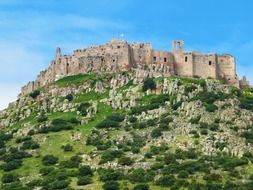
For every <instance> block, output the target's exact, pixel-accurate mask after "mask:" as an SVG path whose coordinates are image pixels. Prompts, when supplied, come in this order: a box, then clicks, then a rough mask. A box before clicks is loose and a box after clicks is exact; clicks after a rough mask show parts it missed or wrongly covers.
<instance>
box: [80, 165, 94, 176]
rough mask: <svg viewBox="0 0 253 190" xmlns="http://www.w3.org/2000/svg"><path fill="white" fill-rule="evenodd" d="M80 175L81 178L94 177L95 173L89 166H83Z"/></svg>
mask: <svg viewBox="0 0 253 190" xmlns="http://www.w3.org/2000/svg"><path fill="white" fill-rule="evenodd" d="M79 175H81V176H92V175H93V172H92V170H91V168H90V166H88V165H83V166H81V167H80V168H79Z"/></svg>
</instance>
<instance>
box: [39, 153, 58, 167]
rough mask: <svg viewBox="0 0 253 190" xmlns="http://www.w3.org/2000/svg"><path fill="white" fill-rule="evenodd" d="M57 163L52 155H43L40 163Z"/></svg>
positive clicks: (56, 159)
mask: <svg viewBox="0 0 253 190" xmlns="http://www.w3.org/2000/svg"><path fill="white" fill-rule="evenodd" d="M57 162H58V158H57V157H55V156H53V155H45V156H44V157H43V158H42V163H43V164H44V165H54V164H56V163H57Z"/></svg>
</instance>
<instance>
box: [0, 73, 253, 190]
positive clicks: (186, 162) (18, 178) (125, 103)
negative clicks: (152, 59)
mask: <svg viewBox="0 0 253 190" xmlns="http://www.w3.org/2000/svg"><path fill="white" fill-rule="evenodd" d="M252 111H253V90H252V89H250V88H248V89H244V90H240V89H237V88H236V87H233V86H230V85H227V84H222V82H221V81H219V80H213V79H200V78H182V77H156V78H144V79H143V78H139V77H138V76H137V75H136V73H135V72H134V71H128V72H115V73H104V74H101V73H92V72H90V73H87V74H79V75H74V76H67V77H65V78H62V79H59V80H57V81H55V82H52V83H50V84H47V85H46V86H43V87H41V88H39V89H37V90H35V91H33V92H31V93H30V94H28V95H24V96H21V97H20V98H19V99H18V100H17V101H16V102H15V103H13V104H11V105H10V106H9V107H8V108H7V109H6V110H3V111H1V112H0V126H1V127H2V128H1V132H0V178H1V182H0V183H1V189H3V190H26V189H43V190H49V189H50V190H51V189H94V190H99V189H106V190H114V189H115V190H117V189H124V190H127V189H131V190H132V189H134V190H147V189H152V190H153V189H154V190H157V189H226V190H231V189H252V186H253V164H252V161H253V154H252V152H253V146H252V143H253V130H252V129H253V126H252V122H253V112H252Z"/></svg>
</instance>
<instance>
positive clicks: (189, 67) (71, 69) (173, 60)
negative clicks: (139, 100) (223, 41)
mask: <svg viewBox="0 0 253 190" xmlns="http://www.w3.org/2000/svg"><path fill="white" fill-rule="evenodd" d="M172 48H173V51H172V52H167V51H158V50H153V49H152V46H151V44H150V43H129V42H127V41H124V40H112V41H110V42H108V43H106V44H104V45H99V46H91V47H88V48H84V49H77V50H75V51H74V52H73V54H71V55H62V54H61V49H60V48H57V49H56V55H55V59H54V60H52V61H51V63H50V65H49V67H48V69H47V70H45V71H42V72H41V73H40V74H39V75H38V77H37V79H36V80H35V81H33V82H29V83H28V84H27V85H26V86H24V87H23V88H22V90H21V95H26V94H29V93H30V92H32V91H33V90H35V89H37V88H39V87H41V86H44V85H46V84H49V83H51V82H53V81H55V80H58V79H60V78H62V77H64V76H68V75H76V74H80V73H87V72H115V71H128V70H131V69H139V70H142V72H145V71H147V73H148V74H143V76H159V75H166V76H169V75H174V74H175V75H178V76H189V77H192V76H199V77H202V78H208V77H210V78H214V79H223V80H224V81H225V82H226V83H228V84H232V85H235V86H239V80H238V79H237V75H236V69H235V68H236V66H235V59H234V57H233V56H231V55H227V54H224V55H218V54H202V53H199V52H195V51H193V52H185V51H184V42H183V41H181V40H176V41H174V42H173V43H172Z"/></svg>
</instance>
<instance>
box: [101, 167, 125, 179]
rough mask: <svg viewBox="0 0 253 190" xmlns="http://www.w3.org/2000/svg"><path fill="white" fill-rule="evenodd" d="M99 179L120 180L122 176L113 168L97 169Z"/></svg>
mask: <svg viewBox="0 0 253 190" xmlns="http://www.w3.org/2000/svg"><path fill="white" fill-rule="evenodd" d="M98 174H99V179H100V180H101V181H104V182H105V181H114V180H120V179H121V178H122V177H123V174H122V173H121V172H120V171H118V170H114V169H111V168H109V169H99V170H98Z"/></svg>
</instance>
